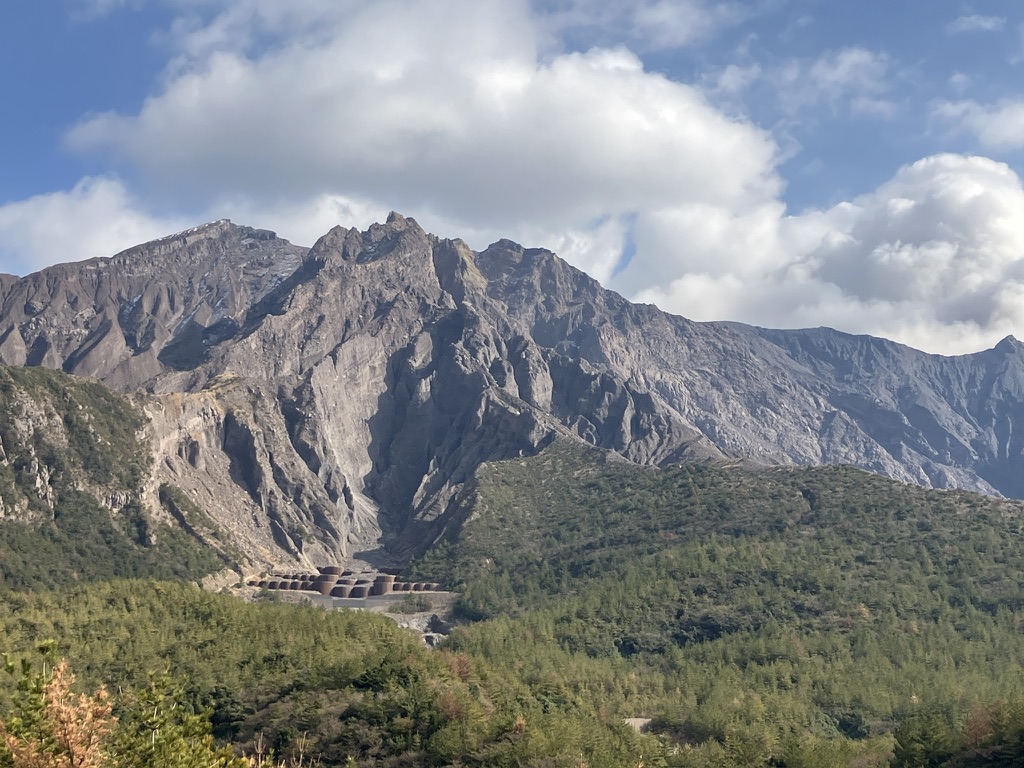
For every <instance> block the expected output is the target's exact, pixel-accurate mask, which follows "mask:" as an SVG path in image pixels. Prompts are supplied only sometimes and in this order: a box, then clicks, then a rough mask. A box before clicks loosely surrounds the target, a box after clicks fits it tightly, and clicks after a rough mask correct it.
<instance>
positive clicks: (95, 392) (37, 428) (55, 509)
mask: <svg viewBox="0 0 1024 768" xmlns="http://www.w3.org/2000/svg"><path fill="white" fill-rule="evenodd" d="M145 426H146V419H145V417H144V416H143V414H142V412H141V410H140V409H139V408H137V407H135V406H134V405H133V404H132V403H131V402H130V401H129V400H128V398H126V397H124V396H122V395H117V394H115V393H113V392H111V391H110V390H109V389H107V388H106V387H105V386H103V385H102V384H100V383H99V382H96V381H90V380H87V379H80V378H76V377H72V376H68V375H66V374H63V373H60V372H57V371H51V370H47V369H45V368H17V367H6V366H3V367H0V587H7V588H11V589H29V588H35V589H38V588H47V587H60V586H66V585H69V584H73V583H75V582H80V581H90V580H94V579H109V578H124V577H131V576H154V577H158V578H191V579H198V578H201V577H202V576H205V575H206V574H208V573H211V572H212V571H215V570H218V569H220V568H223V567H225V565H226V564H227V563H228V562H230V561H229V559H228V558H226V557H225V556H224V554H223V553H222V552H220V551H219V550H217V549H214V548H212V547H210V546H209V545H207V544H204V543H202V542H200V541H198V540H197V539H196V538H195V537H193V536H191V535H190V534H189V533H187V532H186V530H184V529H183V528H182V527H181V526H180V525H178V524H177V523H176V522H175V521H174V519H173V517H172V515H171V513H170V512H168V511H166V510H164V518H163V519H157V518H155V517H154V511H159V510H153V509H146V508H145V506H144V504H143V503H142V495H143V484H144V482H145V480H146V479H147V475H148V473H149V469H150V465H151V464H152V456H151V454H150V448H149V444H148V441H147V440H146V439H145V437H144V429H145ZM168 492H169V493H173V489H168Z"/></svg>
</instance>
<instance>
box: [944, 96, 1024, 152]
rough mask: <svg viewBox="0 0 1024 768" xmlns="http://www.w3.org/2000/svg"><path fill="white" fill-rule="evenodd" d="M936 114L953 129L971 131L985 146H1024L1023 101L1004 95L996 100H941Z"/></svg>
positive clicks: (1006, 147)
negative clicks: (996, 101) (993, 101)
mask: <svg viewBox="0 0 1024 768" xmlns="http://www.w3.org/2000/svg"><path fill="white" fill-rule="evenodd" d="M933 114H934V116H935V117H937V118H939V119H941V120H944V121H946V122H948V123H950V124H951V125H952V126H953V127H954V128H955V129H956V130H960V131H964V132H966V133H970V134H973V135H974V137H975V138H976V139H977V140H978V143H979V144H981V146H982V147H985V148H986V149H996V150H1007V149H1021V148H1022V147H1024V102H1022V101H1016V100H1012V99H1006V100H1003V101H1000V102H998V103H996V104H979V103H978V102H976V101H974V100H971V99H969V100H964V101H941V102H938V103H937V104H936V105H935V107H934V109H933Z"/></svg>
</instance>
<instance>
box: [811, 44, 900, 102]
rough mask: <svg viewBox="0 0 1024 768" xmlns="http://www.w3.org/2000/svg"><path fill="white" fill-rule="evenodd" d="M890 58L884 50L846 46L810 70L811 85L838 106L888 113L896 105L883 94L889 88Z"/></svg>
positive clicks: (826, 99)
mask: <svg viewBox="0 0 1024 768" xmlns="http://www.w3.org/2000/svg"><path fill="white" fill-rule="evenodd" d="M890 66H891V62H890V61H889V57H888V56H887V55H886V54H884V53H878V52H875V51H869V50H867V49H865V48H856V47H855V48H843V49H841V50H839V51H834V52H832V53H830V54H827V55H825V56H822V57H821V58H819V59H818V60H817V61H815V62H814V63H813V64H812V65H811V66H810V68H809V69H808V70H807V73H806V74H807V76H808V80H809V83H808V87H809V88H811V89H813V91H814V92H816V93H817V94H819V95H820V98H822V99H823V100H825V101H826V102H827V103H829V104H831V105H832V107H833V109H837V107H838V105H839V104H843V103H845V104H848V105H849V108H850V111H851V112H853V113H854V114H858V113H860V114H869V115H877V116H889V115H891V114H892V113H893V111H894V110H895V105H894V104H893V103H892V102H890V101H888V100H886V99H885V98H883V94H885V93H886V91H888V90H889V87H890V85H889V74H890Z"/></svg>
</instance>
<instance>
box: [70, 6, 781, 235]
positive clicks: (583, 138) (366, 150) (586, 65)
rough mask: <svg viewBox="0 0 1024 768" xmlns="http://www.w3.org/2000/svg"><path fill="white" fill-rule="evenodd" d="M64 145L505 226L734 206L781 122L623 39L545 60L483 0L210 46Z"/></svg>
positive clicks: (176, 177) (763, 191) (174, 173)
mask: <svg viewBox="0 0 1024 768" xmlns="http://www.w3.org/2000/svg"><path fill="white" fill-rule="evenodd" d="M68 142H69V144H70V145H71V146H72V147H74V148H76V149H78V150H81V151H96V150H104V151H109V152H112V153H115V154H118V155H121V156H122V157H123V158H124V159H127V160H128V161H130V162H131V164H132V165H133V166H134V167H136V168H137V169H139V170H141V171H142V172H143V173H144V174H145V175H146V176H147V177H148V178H149V179H150V180H152V181H153V182H154V183H159V184H160V185H161V187H163V188H165V189H170V190H174V189H177V190H179V192H180V194H182V195H183V196H184V195H194V194H197V193H199V194H207V195H210V196H211V197H214V198H216V197H223V196H228V197H232V196H243V195H244V196H248V197H251V198H255V199H256V202H257V203H258V202H259V201H262V200H273V199H280V198H281V197H285V198H292V199H299V198H310V197H315V196H317V195H321V194H330V195H338V196H342V197H346V198H358V199H360V200H362V201H364V202H365V203H366V204H368V205H370V206H374V205H376V206H378V207H393V208H397V209H400V210H403V211H406V212H409V213H411V214H413V215H417V216H418V217H423V216H431V215H432V216H434V217H435V218H439V219H445V220H449V221H451V222H453V223H456V224H460V223H461V224H465V225H467V226H470V225H471V226H476V227H481V228H486V229H491V228H499V227H501V228H504V229H505V230H506V231H515V230H517V229H520V228H522V227H524V226H526V225H529V226H531V227H537V228H542V229H544V230H546V231H548V232H555V231H559V230H561V229H573V228H579V227H581V226H583V225H584V224H585V223H587V222H592V221H596V220H603V219H605V218H607V217H609V216H614V215H618V214H621V213H624V212H629V211H631V210H638V209H644V208H649V207H651V206H653V205H657V204H659V201H662V200H665V199H671V200H673V201H677V202H678V201H694V202H698V201H699V202H707V203H711V204H716V205H722V206H726V207H731V206H738V207H742V206H744V205H745V204H746V203H747V201H749V200H759V199H761V198H763V197H764V196H766V195H767V196H769V197H771V196H774V195H775V194H776V192H777V191H778V188H779V183H780V182H779V179H778V177H777V175H776V174H775V170H774V160H775V152H776V147H775V144H774V142H773V140H772V138H771V137H770V135H769V134H767V133H766V132H765V131H762V130H760V129H758V128H756V127H755V126H752V125H750V124H748V123H745V122H742V121H737V120H732V119H730V118H728V117H726V116H724V115H723V114H721V113H720V112H718V111H717V110H715V109H714V108H713V107H711V106H710V105H709V104H708V103H707V102H706V100H705V98H704V97H703V95H702V94H701V92H700V91H699V90H698V89H696V88H694V87H691V86H687V85H684V84H681V83H678V82H673V81H671V80H669V79H667V78H666V77H664V76H662V75H659V74H653V73H650V72H646V71H645V70H644V68H643V65H642V64H641V62H640V60H639V59H638V58H637V57H636V56H635V55H634V54H632V53H631V52H629V51H628V50H627V49H625V48H614V49H593V50H591V51H589V52H587V53H569V54H562V55H558V56H556V57H554V58H553V59H550V60H543V59H542V58H541V56H540V54H539V40H538V36H537V30H536V27H535V26H534V25H533V24H532V20H531V17H530V16H529V14H528V13H526V11H525V10H524V9H523V8H522V7H521V6H518V5H516V4H514V3H503V2H495V1H489V2H481V1H480V0H475V1H474V0H459V1H457V2H440V1H439V0H428V1H426V2H407V1H405V0H391V1H390V2H379V3H374V4H372V5H371V6H368V7H364V8H363V9H362V11H361V12H360V13H357V14H354V15H353V16H351V17H350V18H348V19H346V20H345V21H344V23H343V24H341V26H339V27H338V29H337V30H336V34H335V35H334V36H333V37H332V38H331V39H329V40H326V41H323V42H320V43H317V42H315V41H312V42H311V41H310V40H306V39H302V40H301V41H298V42H296V43H295V44H293V45H289V46H286V47H284V48H281V49H276V50H273V51H271V52H269V53H267V54H265V55H264V56H263V57H262V58H258V59H250V58H246V57H245V56H242V55H240V54H238V53H215V54H212V55H210V56H209V57H208V58H206V59H205V60H204V61H203V62H202V63H201V65H197V66H195V67H193V68H191V69H190V70H189V71H187V72H185V73H183V74H181V75H180V76H178V77H177V78H176V79H174V80H173V81H172V82H170V83H169V84H168V87H167V88H166V90H165V91H164V92H163V93H162V94H159V95H157V96H155V97H153V98H151V99H149V100H148V101H147V102H146V104H145V105H144V107H143V108H142V110H141V112H140V113H139V114H138V115H135V116H125V115H117V114H106V115H99V116H95V117H93V118H91V119H88V120H86V121H85V122H83V123H82V124H80V125H79V126H77V127H76V128H75V129H74V130H73V131H72V132H71V133H70V135H69V137H68ZM211 191H212V194H211Z"/></svg>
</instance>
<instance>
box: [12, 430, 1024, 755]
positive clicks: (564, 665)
mask: <svg viewBox="0 0 1024 768" xmlns="http://www.w3.org/2000/svg"><path fill="white" fill-rule="evenodd" d="M473 493H474V501H473V514H472V516H471V518H470V519H469V520H468V521H467V522H466V524H465V525H464V527H463V530H462V532H461V535H460V536H459V537H457V538H453V539H452V540H450V541H445V542H441V543H439V544H437V545H436V546H435V547H434V548H433V549H432V550H431V551H430V552H428V553H427V555H426V556H424V557H423V558H421V559H420V560H419V561H418V562H416V563H415V564H414V565H413V566H411V567H410V569H409V573H408V574H407V576H408V577H410V578H411V577H417V578H419V577H421V576H422V577H424V578H425V577H426V575H428V574H429V575H430V577H431V578H444V579H446V580H447V581H448V583H449V585H450V586H453V587H455V588H457V589H459V590H461V591H462V592H463V596H462V598H461V599H460V601H459V604H458V613H459V616H460V618H461V621H462V624H461V625H460V626H457V627H456V628H455V630H454V631H453V632H452V634H451V635H450V637H449V639H448V641H447V643H446V644H445V645H444V647H443V648H442V649H441V650H439V651H431V650H428V649H427V648H425V647H424V646H423V645H422V643H421V641H420V640H419V639H418V638H417V637H416V636H415V635H414V634H412V633H410V632H409V631H407V630H404V629H402V628H400V627H398V626H397V625H395V624H394V623H391V622H390V621H388V620H387V619H384V618H382V617H377V616H373V615H368V614H362V613H356V612H344V611H343V612H330V613H325V612H323V611H322V610H320V609H317V608H313V607H301V606H292V605H284V604H279V603H276V602H274V601H266V600H264V601H260V602H257V603H255V604H249V603H245V602H242V601H240V600H238V599H237V598H234V597H230V596H222V595H212V594H208V593H204V592H202V591H200V590H199V589H197V588H196V587H194V586H186V585H182V584H177V583H169V582H152V581H103V580H100V581H97V582H95V583H92V584H86V585H81V586H77V587H74V588H72V589H70V590H62V591H50V592H48V591H36V590H33V591H32V592H31V593H27V592H21V591H6V592H3V593H2V596H0V651H4V652H8V653H11V654H13V656H12V658H15V659H17V658H24V659H32V658H34V652H33V650H32V649H33V648H34V647H35V646H36V645H38V644H39V643H41V642H44V641H46V640H47V639H53V640H55V641H56V651H57V654H58V655H61V656H65V657H66V658H68V659H69V661H70V664H71V669H72V670H74V671H75V672H77V673H78V675H79V686H80V687H81V689H82V690H89V691H92V690H95V689H96V686H98V685H100V684H106V685H107V686H108V689H109V690H111V691H117V696H116V697H115V701H114V709H113V714H114V715H115V716H116V715H118V713H120V715H121V717H122V718H123V719H124V722H126V723H129V724H133V723H134V724H135V725H133V726H132V727H135V728H136V731H133V733H135V734H136V735H137V734H138V733H139V732H142V731H139V730H138V728H139V727H142V726H139V725H138V724H139V722H141V721H140V720H139V717H138V702H140V701H152V700H153V697H156V698H158V699H159V701H160V702H162V704H161V706H164V707H171V710H169V711H173V712H179V713H181V715H185V714H188V716H189V717H194V718H195V721H194V722H192V726H195V727H194V728H193V730H195V732H196V733H197V734H199V736H202V734H204V733H206V732H209V733H210V734H211V735H212V736H213V737H214V738H215V739H216V743H217V744H222V745H230V746H231V747H232V749H234V750H235V752H236V754H245V755H249V756H254V755H257V754H262V755H264V756H265V757H267V756H268V751H269V750H271V749H272V750H273V752H274V754H275V755H276V757H275V758H274V759H276V760H284V761H286V762H287V761H290V762H291V764H299V761H300V760H301V761H304V762H303V763H302V764H305V765H308V764H310V763H309V761H310V760H313V761H314V764H317V763H318V764H320V765H323V766H332V765H352V764H353V763H354V764H355V765H359V766H367V768H368V767H369V766H376V765H389V766H444V765H479V766H579V765H581V764H585V765H588V766H591V767H592V768H598V767H603V766H608V767H609V768H611V767H612V766H636V765H640V764H642V765H644V766H666V767H667V766H680V767H691V766H692V767H693V768H696V767H698V766H789V767H790V768H795V767H797V766H803V767H806V768H812V767H814V768H817V767H819V766H872V765H878V766H882V765H892V766H898V767H899V768H907V767H909V766H939V765H949V766H964V767H968V766H983V765H984V766H1013V765H1019V764H1020V762H1021V760H1022V759H1024V667H1022V664H1021V660H1022V659H1024V633H1022V631H1021V628H1022V626H1024V589H1022V584H1021V579H1020V576H1021V574H1022V573H1024V552H1022V548H1021V546H1020V542H1021V531H1022V525H1024V518H1022V504H1021V503H1020V502H1016V501H1007V500H1001V499H994V498H990V497H983V496H978V495H974V494H970V493H964V492H948V491H929V490H925V489H922V488H919V487H916V486H906V485H902V484H899V483H896V482H893V481H890V480H886V479H884V478H880V477H877V476H874V475H870V474H867V473H864V472H861V471H859V470H855V469H851V468H841V467H840V468H818V469H780V468H771V469H750V468H745V467H742V466H733V465H729V466H727V465H682V466H676V467H670V468H666V469H654V468H642V467H638V466H636V465H632V464H629V463H627V462H624V461H621V460H619V459H614V458H609V454H606V453H603V452H600V451H596V450H591V449H586V448H582V447H581V446H579V445H578V444H576V443H572V442H555V443H554V444H552V445H551V446H549V447H548V448H547V449H546V450H545V451H544V452H542V453H541V454H540V455H538V456H536V457H532V458H522V459H517V460H513V461H509V462H499V463H492V464H488V465H486V466H485V467H483V468H482V470H481V471H480V473H479V475H478V478H477V480H476V485H475V488H474V489H473ZM165 672H166V673H168V674H169V678H168V679H167V680H166V681H162V678H161V675H162V674H163V673H165ZM153 675H156V677H155V678H154V677H153ZM15 680H16V678H15V677H9V678H7V680H6V683H5V688H4V691H5V693H4V701H3V703H2V706H0V713H2V712H8V713H10V712H12V710H11V706H13V705H12V704H11V703H10V702H11V699H10V697H11V696H15V700H17V696H16V694H15ZM154 686H156V687H155V688H154ZM147 697H149V698H147ZM157 709H159V707H158V708H157ZM13 711H14V712H17V711H19V710H17V709H15V710H13ZM161 711H162V710H161ZM176 717H177V715H176ZM207 718H208V722H209V725H208V726H205V727H206V731H204V730H203V728H202V727H198V726H196V725H195V724H196V723H199V724H200V725H201V724H202V723H204V722H207ZM627 718H640V719H641V721H645V720H650V722H649V723H648V724H647V732H646V733H644V734H640V733H637V732H635V731H634V730H633V729H632V728H630V727H628V726H627V725H625V722H624V721H625V720H626V719H627ZM3 719H4V717H3V716H2V715H0V720H3ZM175 722H178V721H175ZM192 726H190V727H192ZM175 727H178V728H180V727H181V725H180V724H179V725H178V726H175ZM118 728H121V726H118ZM119 738H120V737H119ZM132 738H134V737H132ZM197 738H199V737H198V736H197ZM125 743H127V744H129V745H130V744H134V743H136V742H132V741H131V739H129V740H128V742H125ZM204 743H205V742H204ZM202 745H203V743H200V746H202ZM204 748H206V747H204ZM209 749H213V746H212V745H211V746H210V747H209ZM268 759H269V758H268ZM8 764H12V763H8ZM13 764H15V765H16V763H13ZM153 764H154V765H157V764H161V765H163V764H166V765H173V764H174V763H153ZM0 765H6V764H5V763H4V762H3V758H0Z"/></svg>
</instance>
